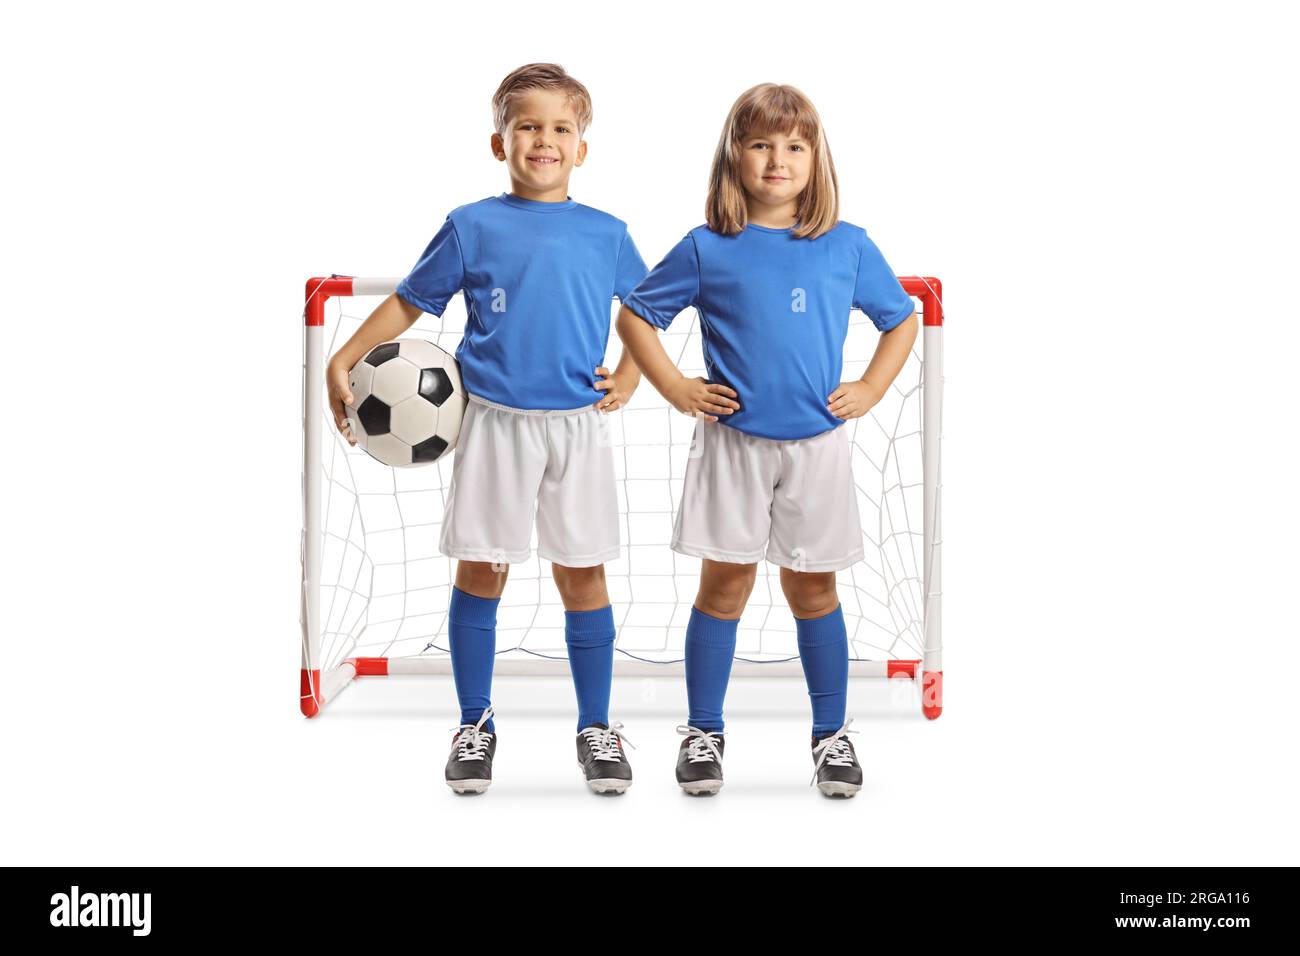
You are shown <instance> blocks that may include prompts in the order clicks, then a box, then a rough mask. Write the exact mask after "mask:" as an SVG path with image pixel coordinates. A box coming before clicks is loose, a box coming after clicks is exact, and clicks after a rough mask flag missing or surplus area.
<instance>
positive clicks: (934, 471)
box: [299, 276, 943, 719]
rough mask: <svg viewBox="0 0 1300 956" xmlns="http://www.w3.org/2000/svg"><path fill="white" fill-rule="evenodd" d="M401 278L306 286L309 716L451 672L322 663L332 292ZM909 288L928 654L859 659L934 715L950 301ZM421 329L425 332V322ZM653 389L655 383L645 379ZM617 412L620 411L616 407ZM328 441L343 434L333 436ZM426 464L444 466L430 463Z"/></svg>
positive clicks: (779, 665)
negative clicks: (412, 677) (369, 692)
mask: <svg viewBox="0 0 1300 956" xmlns="http://www.w3.org/2000/svg"><path fill="white" fill-rule="evenodd" d="M398 281H399V280H398V279H395V278H356V277H351V276H329V277H316V278H312V279H309V280H308V281H307V284H306V295H305V306H304V311H303V319H304V328H305V332H304V358H303V485H302V487H303V515H304V520H303V533H302V542H301V557H302V608H301V625H302V668H301V675H300V684H299V700H300V709H301V711H302V713H303V714H304V715H305V716H307V717H314V716H316V715H317V714H319V713H320V712H321V710H322V708H323V707H324V706H325V704H326V703H327V702H329V701H331V700H333V699H334V698H335V697H337V696H338V694H339V693H341V692H342V690H343V689H344V688H346V687H347V686H348V684H349V683H350V682H351V681H352V680H353V679H354V678H356V677H362V676H383V675H390V674H449V673H451V668H450V661H449V659H448V658H447V657H446V655H445V654H437V655H433V654H416V655H407V656H393V657H388V656H360V655H356V656H348V657H346V658H345V659H342V660H338V661H322V642H321V636H322V631H321V626H322V621H321V602H320V597H321V583H322V579H321V562H322V540H323V536H324V533H325V532H324V528H323V527H322V517H321V508H322V497H321V495H322V462H323V458H322V455H323V452H324V448H325V444H324V443H325V442H326V440H327V436H326V430H327V424H328V423H327V409H326V408H325V395H324V384H323V383H324V378H325V363H326V356H325V348H326V341H325V333H326V329H325V326H326V320H325V316H326V306H327V303H328V302H329V301H330V300H331V299H344V298H348V297H353V296H385V295H388V294H390V293H392V292H393V291H394V290H395V288H396V286H397V283H398ZM899 281H900V282H901V284H902V286H903V288H904V290H905V291H906V292H907V293H908V294H909V295H911V296H912V297H913V298H914V299H916V300H917V301H918V302H919V304H920V308H919V309H918V315H919V317H920V318H921V321H922V330H923V331H922V336H921V342H920V344H921V346H922V350H921V356H920V361H921V367H922V371H921V382H922V385H923V387H922V394H921V410H920V417H921V420H922V428H921V436H920V447H921V471H922V473H923V480H924V489H923V492H922V495H923V498H922V500H923V503H924V504H923V532H922V542H921V552H920V554H921V561H920V566H921V567H920V578H921V580H920V595H921V602H920V603H921V605H922V607H921V609H920V618H921V620H920V622H919V628H918V631H919V634H920V635H921V636H923V653H922V654H921V655H920V656H919V657H918V658H915V659H898V658H889V659H885V660H862V659H854V660H851V662H850V675H851V676H854V677H888V678H893V677H903V678H909V679H912V680H913V681H918V680H919V681H920V696H921V709H922V712H923V713H924V714H925V716H926V717H928V718H931V719H934V718H936V717H938V716H939V714H940V712H941V711H942V706H943V662H942V616H941V598H942V578H941V573H942V563H941V557H942V545H943V540H942V536H941V530H940V527H941V525H940V518H941V510H942V509H941V487H942V486H941V482H940V445H941V439H942V434H941V432H942V407H943V303H942V285H941V283H940V281H939V280H938V279H936V278H933V277H929V276H926V277H917V276H903V277H899ZM415 331H417V332H418V331H419V330H418V329H416V330H415ZM645 387H646V388H649V386H648V385H647V386H645ZM615 414H618V413H615ZM328 440H334V441H337V440H340V439H339V438H338V437H337V436H329V439H328ZM424 467H436V466H435V465H428V466H424ZM496 672H497V673H498V674H556V673H561V674H567V673H568V664H567V661H566V660H564V659H562V658H561V659H558V660H556V659H538V658H527V657H525V658H524V659H507V658H505V657H499V658H498V660H497V663H496ZM673 673H681V666H680V663H651V662H648V661H642V660H636V659H625V658H622V657H616V660H615V674H616V675H638V676H662V675H666V674H673ZM732 673H733V675H734V676H738V677H750V676H792V675H802V670H801V667H800V664H799V662H798V660H797V659H796V660H793V661H791V660H785V661H780V662H764V663H752V662H747V661H744V660H741V659H737V660H736V661H735V663H734V666H733V670H732Z"/></svg>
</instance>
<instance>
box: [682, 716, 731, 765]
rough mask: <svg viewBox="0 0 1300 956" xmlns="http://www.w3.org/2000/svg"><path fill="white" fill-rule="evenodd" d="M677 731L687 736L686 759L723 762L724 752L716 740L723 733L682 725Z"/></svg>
mask: <svg viewBox="0 0 1300 956" xmlns="http://www.w3.org/2000/svg"><path fill="white" fill-rule="evenodd" d="M677 732H678V733H679V734H681V735H682V736H683V737H685V738H686V740H687V741H688V742H687V744H686V759H687V760H688V761H689V762H690V763H713V762H714V761H718V762H721V761H722V754H721V752H719V750H718V745H717V744H716V743H715V741H717V740H720V739H722V735H721V734H715V733H714V732H713V731H711V730H700V729H699V728H698V727H691V726H687V725H682V726H679V727H678V728H677Z"/></svg>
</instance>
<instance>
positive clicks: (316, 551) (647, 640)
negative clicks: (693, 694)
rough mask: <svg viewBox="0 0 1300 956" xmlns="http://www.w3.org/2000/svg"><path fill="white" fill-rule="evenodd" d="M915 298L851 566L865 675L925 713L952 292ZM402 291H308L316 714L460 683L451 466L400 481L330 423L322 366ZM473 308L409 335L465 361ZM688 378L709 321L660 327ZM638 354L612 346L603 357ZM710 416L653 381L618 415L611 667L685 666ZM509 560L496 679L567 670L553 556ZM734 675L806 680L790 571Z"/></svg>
mask: <svg viewBox="0 0 1300 956" xmlns="http://www.w3.org/2000/svg"><path fill="white" fill-rule="evenodd" d="M900 281H901V282H902V285H903V288H904V289H905V290H906V291H907V292H908V294H910V295H911V296H912V297H913V298H914V299H915V300H916V301H917V302H918V303H919V308H918V310H917V312H918V315H919V316H920V317H921V319H922V330H923V331H922V334H921V335H918V336H917V342H916V345H915V346H914V347H913V350H912V354H911V355H910V357H909V358H908V361H907V364H906V365H905V366H904V367H903V369H902V371H901V372H900V373H899V375H898V378H897V379H896V380H895V381H894V384H893V385H892V387H891V388H890V389H889V392H888V394H887V395H886V396H885V397H884V398H883V399H882V400H881V401H880V403H879V404H877V405H876V406H875V407H874V408H873V409H872V410H871V411H870V412H869V413H868V414H866V415H864V416H862V417H860V418H856V419H852V420H850V421H848V422H847V423H846V425H845V426H844V427H846V428H848V429H849V436H850V439H851V442H852V448H853V472H854V483H855V485H856V488H857V496H858V509H859V512H860V515H861V520H862V540H863V544H864V547H865V552H866V556H865V557H864V558H863V560H862V561H860V562H859V563H858V564H855V565H854V566H853V567H851V568H847V569H845V570H843V571H840V572H838V575H837V584H838V590H839V597H840V603H841V606H842V607H843V609H844V618H845V623H846V624H847V626H848V633H849V655H850V674H851V675H852V676H857V677H868V676H870V677H901V678H907V679H911V680H913V681H919V682H920V698H921V707H922V711H923V712H924V714H925V715H926V716H927V717H930V718H934V717H938V716H939V713H940V710H941V709H942V700H943V667H942V658H941V651H942V646H941V645H942V642H941V635H942V631H941V618H940V596H941V593H942V592H941V587H940V553H941V545H942V536H941V533H940V520H939V519H940V511H941V508H940V505H941V497H940V490H941V487H942V486H941V484H940V468H939V446H940V437H941V432H942V422H943V419H942V407H943V304H942V287H941V285H940V283H939V280H938V279H935V278H929V277H926V278H919V277H904V278H900ZM397 282H398V280H397V279H362V278H354V277H348V276H330V277H328V278H313V279H309V280H308V282H307V287H306V303H305V308H304V313H303V315H304V319H305V328H306V333H305V348H304V361H303V435H304V441H303V505H304V521H303V534H302V617H301V621H302V675H301V685H300V698H301V708H302V712H303V714H305V715H306V716H308V717H312V716H315V715H316V714H318V713H319V712H320V710H321V708H323V707H324V706H325V704H326V703H328V702H329V701H331V700H333V699H334V698H335V697H336V696H338V694H339V693H340V692H341V691H342V690H343V689H344V688H345V687H346V686H347V685H348V684H349V682H350V681H352V680H353V679H354V678H356V677H362V676H377V675H390V674H449V673H450V672H451V661H450V657H449V655H448V650H447V648H448V631H447V608H448V604H449V601H450V597H451V587H452V583H453V581H454V580H455V561H454V559H451V558H447V557H444V556H443V555H441V554H439V553H438V547H437V545H438V536H439V532H440V530H441V524H442V517H443V506H444V504H445V502H446V493H447V489H448V487H449V486H450V482H451V467H452V461H451V457H452V456H450V455H448V456H445V457H444V459H442V460H440V461H438V462H436V463H434V464H429V465H425V466H419V467H409V468H391V467H388V466H386V465H383V464H381V463H380V462H378V461H376V460H375V459H373V458H371V457H370V456H369V455H367V454H366V453H365V452H364V451H362V450H361V449H360V448H354V447H352V446H351V445H349V444H348V442H347V440H346V439H345V438H344V437H343V436H342V435H340V434H339V432H338V430H337V429H336V428H335V427H334V421H333V418H332V416H331V414H330V410H329V406H328V402H327V399H326V394H325V363H326V361H327V357H328V356H329V355H332V354H333V353H334V352H335V350H337V349H338V348H339V346H341V345H342V344H343V343H344V342H346V341H347V339H348V338H349V337H350V336H351V335H352V333H353V332H354V331H355V330H356V329H357V327H358V326H360V324H361V323H362V322H364V321H365V319H366V318H367V317H368V316H369V315H370V313H371V312H372V311H373V310H374V309H375V307H376V306H378V305H379V303H380V302H381V301H382V300H383V298H384V297H385V296H387V295H389V294H391V293H392V292H393V290H394V289H395V288H396V286H397ZM464 318H465V315H464V307H463V300H462V299H461V297H459V296H458V297H457V298H456V299H454V300H453V301H452V303H451V305H449V306H448V308H447V310H446V311H445V312H444V314H443V317H442V318H441V319H438V318H435V317H434V316H431V315H428V314H425V315H422V316H421V317H420V319H419V321H417V322H416V323H415V325H413V326H412V327H411V328H410V330H409V331H407V332H406V333H405V335H407V336H419V337H424V338H426V339H429V340H431V341H433V342H435V343H437V344H438V345H439V346H441V347H442V348H444V349H446V350H447V351H448V352H453V353H454V352H455V349H456V346H457V345H458V344H459V342H460V339H461V335H462V333H463V330H464ZM878 335H879V333H878V332H877V331H876V328H875V326H874V325H872V324H871V322H870V320H868V319H867V317H866V316H864V315H863V314H862V313H861V312H857V311H854V312H853V313H852V315H851V320H850V325H849V334H848V340H847V342H846V344H845V350H844V355H845V361H844V373H843V378H844V379H845V380H851V379H854V378H858V377H860V376H861V375H862V373H863V372H864V371H865V370H866V367H867V363H868V362H869V361H870V359H871V356H872V354H873V353H874V351H875V347H876V341H877V338H878ZM661 336H662V341H663V344H664V346H665V348H666V349H667V350H668V354H669V355H671V356H672V357H673V358H674V359H675V360H676V362H677V366H678V368H680V369H681V370H682V371H683V373H685V374H686V375H704V376H706V377H707V372H706V371H705V367H704V358H703V352H702V348H701V337H700V325H699V318H698V316H697V315H693V314H692V315H689V316H688V315H682V316H681V317H680V318H678V320H677V321H676V322H675V323H674V324H673V325H672V326H671V327H670V328H669V329H668V330H666V331H664V332H662V333H661ZM621 352H622V345H621V342H620V341H619V339H618V337H617V335H611V338H610V343H609V350H608V352H607V353H606V364H607V365H608V366H609V367H610V368H613V367H614V366H615V364H616V362H617V361H618V356H619V355H620V354H621ZM694 424H695V423H694V420H693V419H692V418H690V417H688V416H686V415H682V414H680V413H679V412H677V411H675V410H674V409H672V408H671V407H670V406H669V405H668V404H667V402H665V401H664V400H663V398H662V397H661V396H660V395H659V394H658V393H657V392H656V391H655V389H654V388H653V386H651V385H650V384H649V383H648V382H643V384H642V385H641V386H640V388H638V389H637V391H636V393H635V395H634V396H633V398H632V401H631V402H630V403H629V404H628V406H627V407H626V408H624V409H622V410H621V411H618V412H614V413H613V414H612V415H611V425H612V428H611V433H612V438H613V442H614V459H615V468H616V477H617V481H618V495H619V522H620V525H621V527H620V529H619V530H620V535H621V540H622V545H621V548H620V552H621V553H620V556H619V558H618V560H616V561H611V562H609V563H608V564H606V566H605V573H606V582H607V585H608V587H609V594H610V599H611V602H612V604H613V607H614V616H615V622H616V624H617V627H618V636H617V639H616V642H615V673H616V674H636V675H660V674H672V673H674V672H676V673H680V672H681V667H682V660H683V655H684V648H685V637H686V624H687V621H688V619H689V616H690V610H691V605H692V602H693V601H694V598H695V593H696V588H697V584H698V580H699V567H700V561H699V559H698V558H692V557H687V556H685V555H681V554H677V553H676V552H674V551H672V550H671V549H670V548H669V542H670V541H671V538H672V528H673V519H674V517H675V512H676V509H677V503H678V501H679V499H680V495H681V487H682V479H683V476H684V474H685V470H686V462H687V458H688V457H689V455H690V450H691V436H692V432H693V429H694ZM533 547H534V554H533V556H532V557H531V558H530V559H529V560H528V561H527V562H525V563H523V564H515V565H511V566H510V571H509V576H508V579H507V584H506V588H505V593H504V594H503V595H502V598H501V603H500V606H499V609H498V612H497V660H496V672H497V673H498V674H547V673H565V674H567V673H568V661H567V658H566V652H565V642H564V606H563V604H562V603H561V601H560V595H559V592H558V590H557V589H556V587H555V584H554V582H553V581H552V579H551V575H550V570H549V568H548V567H546V566H545V564H546V563H545V562H543V561H541V560H540V559H539V558H538V557H537V556H536V552H535V549H536V539H535V536H534V541H533ZM732 673H733V675H735V676H738V677H752V676H791V675H801V674H802V670H801V667H800V664H799V654H798V648H797V644H796V632H795V622H794V618H793V616H792V615H791V614H790V610H789V608H788V607H787V605H786V603H785V599H784V596H783V594H782V591H781V585H780V579H779V568H777V567H776V566H775V565H770V564H767V563H761V564H760V565H759V572H758V579H757V581H756V582H755V585H754V590H753V593H752V595H751V596H750V600H749V604H748V606H747V607H746V608H745V612H744V614H743V616H742V617H741V619H740V625H739V631H738V635H737V647H736V660H735V663H734V666H733V671H732Z"/></svg>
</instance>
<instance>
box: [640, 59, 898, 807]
mask: <svg viewBox="0 0 1300 956" xmlns="http://www.w3.org/2000/svg"><path fill="white" fill-rule="evenodd" d="M836 191H837V182H836V178H835V167H834V164H833V163H832V162H831V153H830V147H829V146H828V145H827V143H826V138H825V136H824V134H823V132H822V126H821V120H820V118H819V117H818V115H817V111H816V110H815V109H814V108H813V105H812V104H811V103H810V102H809V101H808V99H807V97H805V96H804V95H803V94H802V93H800V92H799V91H798V90H796V89H794V88H793V87H790V86H779V85H776V84H773V83H764V84H761V85H759V86H756V87H754V88H753V89H751V90H748V91H747V92H745V93H744V94H742V95H741V97H740V98H739V99H738V100H736V102H735V105H733V106H732V108H731V112H730V114H729V115H728V116H727V121H726V124H725V125H724V127H723V130H722V136H721V138H720V139H719V141H718V148H717V152H716V153H715V154H714V158H713V169H712V172H711V174H710V177H709V195H708V200H707V202H706V206H705V213H706V218H707V220H708V221H707V223H706V224H705V225H702V226H697V227H696V228H694V229H692V230H691V231H690V232H689V233H687V234H686V236H685V238H683V239H682V240H681V242H679V243H678V244H677V245H676V246H675V247H674V248H673V249H672V251H671V252H669V253H668V255H667V257H665V258H664V260H663V261H662V262H660V263H659V264H658V265H657V266H655V268H654V269H653V270H652V271H651V272H650V274H649V275H648V276H646V278H645V279H644V280H643V281H642V282H641V283H640V284H639V285H638V286H637V287H636V289H635V290H634V291H633V292H632V294H631V295H630V296H628V297H627V299H625V300H624V305H623V308H622V310H621V311H620V313H619V319H618V332H619V335H620V337H621V338H622V340H623V343H624V345H625V347H626V348H627V349H628V350H629V351H630V352H631V354H632V356H633V358H634V359H635V360H636V363H637V365H638V366H639V367H640V368H641V370H642V371H643V372H644V374H645V376H646V378H648V379H649V380H650V381H651V383H653V384H654V386H655V388H657V389H658V390H659V391H660V393H662V394H663V396H664V398H666V399H667V400H668V401H669V403H670V404H672V405H673V406H674V407H675V408H677V409H678V410H679V411H682V412H685V413H686V414H688V415H694V416H696V418H697V423H696V427H695V451H694V454H693V457H692V458H691V459H690V461H689V463H688V465H687V469H686V479H685V485H684V487H683V490H682V500H681V506H680V508H679V509H678V513H677V521H676V524H675V526H674V529H673V543H672V547H673V550H675V551H678V552H680V553H682V554H689V555H694V556H696V557H699V558H701V559H702V564H701V569H700V587H699V593H698V594H697V596H696V598H695V605H694V607H693V608H692V610H691V618H690V623H689V625H688V627H687V630H686V689H687V699H688V702H689V707H690V714H689V717H688V719H687V724H686V726H684V727H679V728H678V732H679V733H681V734H683V735H684V736H685V740H683V741H682V745H681V748H680V749H679V751H678V757H677V782H678V783H679V784H680V785H681V787H682V788H683V789H684V790H685V791H686V792H687V793H692V794H704V793H716V792H717V791H718V790H719V789H720V788H721V786H722V755H723V749H724V748H723V743H724V738H723V734H722V732H723V720H722V702H723V697H724V696H725V694H726V689H727V681H728V678H729V676H730V673H731V661H732V657H733V655H734V652H735V646H736V627H737V622H738V621H739V619H740V615H741V612H742V611H743V610H744V608H745V602H746V600H747V599H748V597H749V593H750V590H751V589H752V588H753V585H754V579H755V575H756V573H757V569H758V562H759V561H760V560H763V559H766V560H768V561H770V562H772V563H774V564H777V565H779V566H780V567H781V587H782V590H783V591H784V593H785V597H786V600H787V602H788V603H789V605H790V611H791V613H793V615H794V617H795V622H796V629H797V634H798V645H799V656H800V660H801V661H802V664H803V670H804V675H805V677H806V679H807V682H808V695H809V697H810V698H811V700H812V712H813V725H812V758H813V762H814V779H815V780H816V782H817V785H818V787H819V788H820V790H821V792H822V793H824V794H827V795H840V796H845V797H850V796H852V795H853V794H855V793H856V792H857V791H858V790H860V789H861V788H862V768H861V766H860V765H859V763H858V760H857V756H856V754H855V753H854V749H853V744H852V743H851V742H850V741H849V739H848V737H847V736H846V734H847V733H849V730H848V723H849V722H846V720H845V701H846V696H847V691H848V635H847V632H846V630H845V626H844V617H843V614H842V612H841V610H840V605H839V598H838V596H837V595H836V591H835V572H836V571H838V570H840V569H842V568H847V567H849V566H850V565H852V564H854V563H855V562H857V561H859V560H861V558H862V557H863V550H862V535H861V529H860V526H859V520H858V509H857V501H856V498H855V495H854V486H853V474H852V469H851V466H850V455H849V441H848V436H847V433H846V431H845V429H844V428H842V427H841V426H842V425H843V423H844V421H845V420H846V419H850V418H857V417H859V416H861V415H863V414H865V413H866V412H867V411H868V410H870V409H871V407H872V406H873V405H875V404H876V402H878V401H879V400H880V398H881V396H883V395H884V393H885V391H886V389H888V388H889V386H890V385H891V384H892V382H893V381H894V378H895V377H896V376H897V375H898V372H899V370H900V369H901V368H902V367H903V364H904V362H905V361H906V359H907V356H908V354H909V353H910V351H911V348H912V343H913V342H914V341H915V339H916V332H917V323H916V319H915V316H914V309H913V304H912V300H911V297H909V296H908V295H907V293H906V292H904V291H903V288H902V286H901V285H900V284H899V282H898V279H897V278H896V277H895V275H894V272H893V270H892V269H890V267H889V265H888V263H886V261H885V259H884V257H883V256H882V255H881V253H880V250H879V249H877V248H876V245H875V243H873V242H872V240H871V239H870V238H869V237H868V236H867V234H866V232H865V231H864V230H863V229H861V228H860V227H858V226H854V225H852V224H850V223H847V222H841V221H839V202H838V199H837V195H836ZM689 306H695V308H696V309H697V310H698V311H699V315H700V324H701V327H702V331H703V339H704V354H705V362H706V366H707V369H708V372H709V379H708V380H707V381H706V380H704V379H702V378H695V379H688V378H686V377H685V376H683V375H682V374H681V373H680V372H679V371H678V370H677V368H676V367H675V366H674V365H673V363H672V360H671V359H670V358H669V357H668V354H667V353H666V352H665V351H664V348H663V346H662V344H661V343H660V341H659V335H658V331H657V330H661V329H666V328H667V327H668V326H669V325H670V324H671V323H672V321H673V319H674V318H675V317H676V316H677V315H678V313H680V312H682V311H683V310H684V309H686V308H688V307H689ZM854 308H856V309H861V310H862V311H863V312H864V313H865V314H866V315H867V316H868V317H869V318H870V319H871V320H872V322H873V323H874V324H875V326H876V327H877V328H878V329H879V330H880V331H881V332H882V333H884V334H882V335H881V338H880V342H879V344H878V346H877V348H876V353H875V355H874V357H873V358H872V361H871V363H870V365H869V366H868V368H867V370H866V373H865V374H864V375H863V376H862V378H861V380H859V381H854V382H841V381H840V373H841V370H842V365H843V348H844V340H845V337H846V336H847V334H848V322H849V312H850V310H851V309H854Z"/></svg>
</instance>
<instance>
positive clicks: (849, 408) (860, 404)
mask: <svg viewBox="0 0 1300 956" xmlns="http://www.w3.org/2000/svg"><path fill="white" fill-rule="evenodd" d="M880 399H881V395H880V393H879V392H877V391H876V389H875V388H874V387H873V386H871V385H869V384H867V383H866V382H863V381H861V380H859V381H856V382H841V383H840V387H839V388H837V389H836V390H835V391H833V392H831V394H830V397H829V398H828V399H827V401H828V402H829V403H830V404H828V405H827V406H826V407H827V408H828V409H829V410H830V413H831V414H832V415H834V416H835V417H836V418H860V417H861V416H863V415H865V414H866V413H867V412H869V411H871V409H872V407H873V406H874V405H875V404H876V403H877V402H879V401H880Z"/></svg>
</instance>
